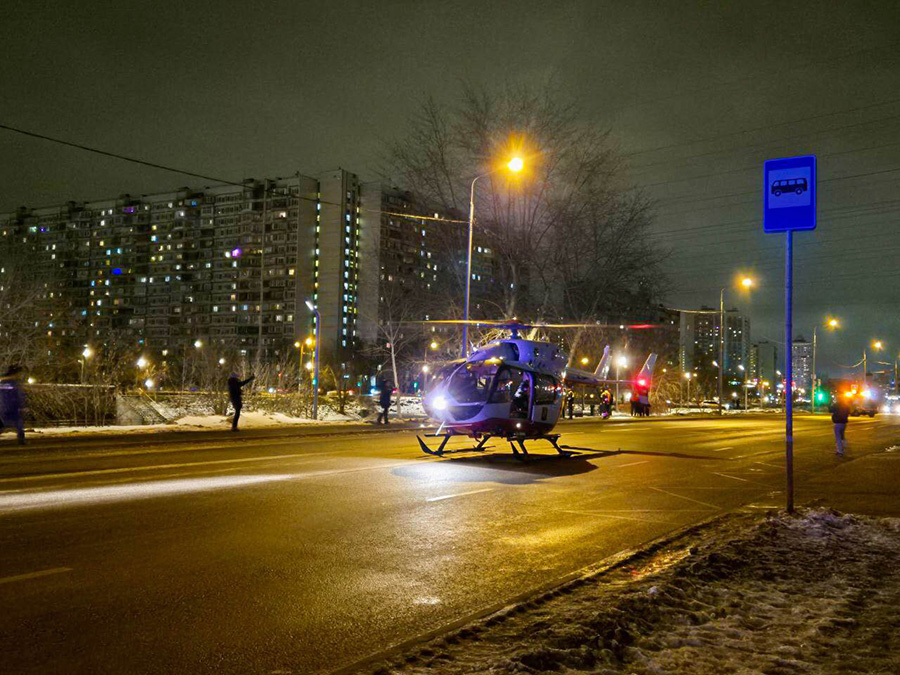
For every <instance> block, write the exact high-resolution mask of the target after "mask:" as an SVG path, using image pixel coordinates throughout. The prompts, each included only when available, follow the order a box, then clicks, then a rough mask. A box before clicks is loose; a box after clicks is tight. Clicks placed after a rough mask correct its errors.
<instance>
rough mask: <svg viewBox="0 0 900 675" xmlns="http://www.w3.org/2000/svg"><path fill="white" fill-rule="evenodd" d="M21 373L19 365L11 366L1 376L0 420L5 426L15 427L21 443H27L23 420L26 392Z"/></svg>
mask: <svg viewBox="0 0 900 675" xmlns="http://www.w3.org/2000/svg"><path fill="white" fill-rule="evenodd" d="M21 373H22V369H21V368H20V367H19V366H10V367H9V368H7V370H6V373H5V374H4V375H3V377H2V378H0V421H2V426H3V427H15V429H16V437H17V439H18V441H19V445H23V444H24V443H25V423H24V421H23V420H22V408H24V407H25V392H24V391H23V390H22V381H21V377H20V376H21Z"/></svg>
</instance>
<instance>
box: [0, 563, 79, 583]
mask: <svg viewBox="0 0 900 675" xmlns="http://www.w3.org/2000/svg"><path fill="white" fill-rule="evenodd" d="M71 571H72V568H71V567H53V568H51V569H49V570H40V571H38V572H29V573H28V574H17V575H15V576H13V577H3V578H0V584H11V583H14V582H16V581H27V580H28V579H38V578H40V577H49V576H50V575H51V574H62V573H63V572H71Z"/></svg>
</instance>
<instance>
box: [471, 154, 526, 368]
mask: <svg viewBox="0 0 900 675" xmlns="http://www.w3.org/2000/svg"><path fill="white" fill-rule="evenodd" d="M506 168H507V169H508V170H509V171H510V172H511V173H519V172H521V171H522V169H524V168H525V160H524V159H522V158H521V157H512V158H511V159H510V160H509V161H508V162H507V163H506ZM492 173H494V172H493V171H488V172H486V173H483V174H480V175H478V176H475V178H473V179H472V185H471V188H470V190H469V245H468V248H467V249H466V251H467V254H466V303H465V315H464V317H463V336H462V338H463V347H462V355H463V358H465V357H466V356H468V355H469V299H470V298H471V286H472V237H473V235H474V231H475V183H476V182H478V179H479V178H484V177H485V176H489V175H491V174H492Z"/></svg>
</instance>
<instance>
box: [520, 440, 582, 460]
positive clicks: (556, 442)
mask: <svg viewBox="0 0 900 675" xmlns="http://www.w3.org/2000/svg"><path fill="white" fill-rule="evenodd" d="M506 440H507V442H508V443H509V447H510V448H512V451H513V455H515V457H516V459H522V460H524V459H526V458H527V457H528V450H526V449H525V439H524V438H515V437H510V438H507V439H506ZM529 440H545V441H547V442H548V443H549V444H550V445H552V446H553V447H554V448H555V449H556V451H557V452H558V453H559V454H560V455H562V456H563V457H571V456H572V455H574V454H575V453H573V452H569V451H568V450H563V449H562V448H561V447H559V434H550V435H548V436H540V437H538V438H537V439H529ZM516 445H518V446H519V450H521V452H520V451H519V450H517V449H516Z"/></svg>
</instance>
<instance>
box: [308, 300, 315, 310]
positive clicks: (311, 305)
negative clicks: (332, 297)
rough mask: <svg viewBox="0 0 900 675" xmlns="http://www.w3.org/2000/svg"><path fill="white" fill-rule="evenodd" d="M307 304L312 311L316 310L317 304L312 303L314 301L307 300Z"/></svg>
mask: <svg viewBox="0 0 900 675" xmlns="http://www.w3.org/2000/svg"><path fill="white" fill-rule="evenodd" d="M306 306H307V307H308V308H309V311H310V312H315V311H316V306H315V305H314V304H312V302H310V301H309V300H307V301H306Z"/></svg>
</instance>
